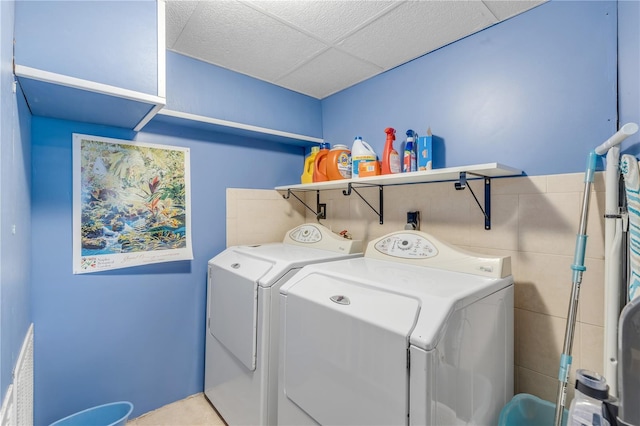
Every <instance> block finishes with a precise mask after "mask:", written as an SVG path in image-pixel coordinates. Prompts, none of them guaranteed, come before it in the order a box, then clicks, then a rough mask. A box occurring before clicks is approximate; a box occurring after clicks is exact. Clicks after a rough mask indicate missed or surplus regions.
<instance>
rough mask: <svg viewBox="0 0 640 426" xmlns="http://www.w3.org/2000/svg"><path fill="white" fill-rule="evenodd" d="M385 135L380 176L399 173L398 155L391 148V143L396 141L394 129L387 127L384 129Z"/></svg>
mask: <svg viewBox="0 0 640 426" xmlns="http://www.w3.org/2000/svg"><path fill="white" fill-rule="evenodd" d="M384 132H385V133H386V134H387V140H386V142H385V144H384V152H383V153H382V174H383V175H388V174H391V173H400V155H398V151H396V150H395V149H394V148H393V141H394V140H395V139H396V129H394V128H393V127H387V128H386V129H384Z"/></svg>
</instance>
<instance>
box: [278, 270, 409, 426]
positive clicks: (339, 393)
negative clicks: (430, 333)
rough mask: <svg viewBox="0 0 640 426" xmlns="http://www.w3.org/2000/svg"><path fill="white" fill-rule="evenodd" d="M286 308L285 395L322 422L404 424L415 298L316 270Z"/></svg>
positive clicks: (297, 288)
mask: <svg viewBox="0 0 640 426" xmlns="http://www.w3.org/2000/svg"><path fill="white" fill-rule="evenodd" d="M282 309H283V312H284V315H285V318H284V324H285V330H284V336H283V340H284V354H283V357H284V364H283V365H284V370H283V371H284V391H285V394H286V396H287V398H289V399H291V400H292V401H293V402H294V403H295V404H296V405H298V406H299V407H301V408H302V409H303V410H304V411H305V412H306V413H308V414H309V415H310V416H311V417H312V418H313V419H314V420H315V421H316V422H318V423H319V424H331V425H354V424H366V425H390V424H406V419H407V405H406V404H407V403H406V401H407V398H408V382H407V381H408V376H407V338H408V336H409V334H410V332H411V330H412V328H413V326H414V323H415V321H416V318H417V316H418V313H419V311H420V307H419V302H418V300H416V299H415V298H413V297H409V296H403V295H400V294H394V293H389V292H387V291H383V290H380V289H372V288H367V287H365V286H361V285H359V284H357V283H354V282H345V281H344V280H341V279H339V278H336V277H332V276H326V275H321V274H313V275H310V276H307V277H306V278H305V279H304V280H303V281H302V282H299V283H298V285H296V286H295V287H294V288H292V289H291V290H290V291H289V293H288V295H287V297H286V300H285V301H284V305H282Z"/></svg>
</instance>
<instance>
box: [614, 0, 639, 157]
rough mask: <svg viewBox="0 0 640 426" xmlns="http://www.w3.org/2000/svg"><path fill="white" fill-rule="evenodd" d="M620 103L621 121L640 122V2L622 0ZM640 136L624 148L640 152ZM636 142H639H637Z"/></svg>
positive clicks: (619, 45)
mask: <svg viewBox="0 0 640 426" xmlns="http://www.w3.org/2000/svg"><path fill="white" fill-rule="evenodd" d="M618 85H619V86H618V95H619V98H618V106H619V112H620V124H626V123H629V122H634V123H637V124H640V2H638V1H629V0H625V1H621V2H619V3H618ZM638 141H640V136H638V135H637V134H636V135H634V136H633V137H630V138H629V139H628V140H627V141H626V142H624V144H623V145H622V149H623V152H626V153H629V154H634V155H638V153H640V144H637V142H638ZM634 142H636V144H634Z"/></svg>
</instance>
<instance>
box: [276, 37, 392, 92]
mask: <svg viewBox="0 0 640 426" xmlns="http://www.w3.org/2000/svg"><path fill="white" fill-rule="evenodd" d="M382 71H383V70H382V68H379V67H376V66H375V65H372V64H370V63H367V62H364V61H361V60H359V59H357V58H354V57H353V56H350V55H348V54H346V53H344V52H341V51H339V50H336V49H329V50H326V51H324V52H322V54H320V55H319V56H317V57H315V58H313V59H312V60H311V61H309V62H307V63H305V64H304V65H303V66H301V67H300V68H298V69H296V70H295V71H293V72H292V73H291V74H289V75H287V76H285V77H284V78H281V79H279V80H277V81H276V84H279V85H281V86H284V87H287V88H289V89H291V90H294V91H296V92H300V93H304V94H307V95H309V96H313V97H315V98H319V99H322V98H324V97H326V96H329V95H331V94H333V93H336V92H338V91H340V90H342V89H344V88H346V87H349V86H352V85H354V84H356V83H359V82H361V81H363V80H366V79H367V78H369V77H372V76H374V75H376V74H379V73H380V72H382Z"/></svg>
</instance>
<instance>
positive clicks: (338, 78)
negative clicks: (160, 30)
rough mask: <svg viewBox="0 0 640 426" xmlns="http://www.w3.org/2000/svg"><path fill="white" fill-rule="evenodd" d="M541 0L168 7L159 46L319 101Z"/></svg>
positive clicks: (213, 1) (254, 1)
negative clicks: (164, 39)
mask: <svg viewBox="0 0 640 426" xmlns="http://www.w3.org/2000/svg"><path fill="white" fill-rule="evenodd" d="M544 1H546V0H484V1H480V0H454V1H439V0H418V1H416V0H402V1H399V0H396V1H393V0H391V1H377V0H326V1H318V0H283V1H274V0H251V1H248V0H245V1H239V0H208V1H183V0H167V2H166V4H167V12H166V17H167V24H166V31H167V33H166V37H167V48H168V49H170V50H173V51H175V52H177V53H181V54H184V55H187V56H191V57H194V58H196V59H200V60H202V61H205V62H209V63H212V64H215V65H218V66H220V67H223V68H227V69H230V70H233V71H236V72H239V73H242V74H246V75H249V76H252V77H255V78H258V79H260V80H264V81H267V82H270V83H273V84H276V85H279V86H282V87H286V88H288V89H291V90H294V91H296V92H300V93H304V94H307V95H309V96H312V97H315V98H318V99H323V98H325V97H327V96H329V95H331V94H333V93H336V92H338V91H340V90H343V89H345V88H347V87H350V86H352V85H354V84H357V83H359V82H361V81H363V80H366V79H368V78H370V77H373V76H375V75H377V74H380V73H381V72H384V71H386V70H389V69H392V68H394V67H396V66H399V65H402V64H403V63H406V62H408V61H411V60H413V59H415V58H417V57H420V56H422V55H424V54H426V53H429V52H431V51H433V50H436V49H439V48H440V47H442V46H446V45H447V44H449V43H452V42H454V41H456V40H459V39H461V38H464V37H466V36H468V35H470V34H473V33H475V32H477V31H480V30H482V29H484V28H487V27H489V26H491V25H494V24H496V23H498V22H500V21H502V20H504V19H508V18H510V17H512V16H515V15H517V14H519V13H522V12H524V11H526V10H528V9H531V8H533V7H535V6H537V5H539V4H541V3H543V2H544Z"/></svg>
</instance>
